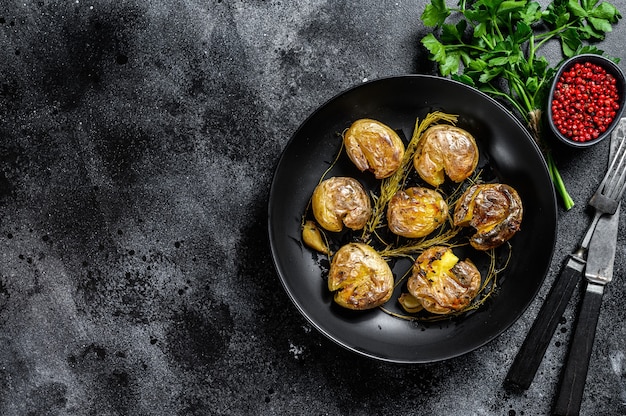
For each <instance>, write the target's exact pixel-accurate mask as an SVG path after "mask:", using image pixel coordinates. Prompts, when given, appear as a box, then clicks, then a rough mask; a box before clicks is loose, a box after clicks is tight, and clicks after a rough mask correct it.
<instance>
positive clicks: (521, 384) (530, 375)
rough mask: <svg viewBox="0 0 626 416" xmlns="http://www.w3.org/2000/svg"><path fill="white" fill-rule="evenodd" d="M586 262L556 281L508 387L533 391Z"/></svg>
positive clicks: (568, 267)
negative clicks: (539, 370) (532, 387)
mask: <svg viewBox="0 0 626 416" xmlns="http://www.w3.org/2000/svg"><path fill="white" fill-rule="evenodd" d="M582 270H583V262H582V261H581V260H578V259H576V258H574V257H570V259H569V260H568V261H567V263H566V264H565V267H564V268H563V269H562V270H561V273H560V274H559V275H558V276H557V277H556V280H555V281H554V283H553V284H552V288H551V289H550V292H549V293H548V297H547V298H546V300H545V301H544V302H543V305H542V306H541V309H540V310H539V315H537V318H535V322H534V323H533V325H532V327H531V328H530V331H529V332H528V334H527V335H526V339H525V340H524V343H523V344H522V346H521V348H520V349H519V351H518V352H517V355H516V356H515V360H514V361H513V364H512V365H511V368H510V369H509V372H508V374H507V376H506V378H505V381H504V384H505V386H507V387H509V388H512V389H514V390H520V389H521V390H526V389H528V387H530V383H532V381H533V379H534V378H535V374H536V373H537V369H538V368H539V365H540V364H541V360H542V359H543V356H544V354H545V353H546V350H547V349H548V345H549V344H550V340H551V339H552V336H553V335H554V331H555V330H556V327H557V325H558V323H559V319H561V316H563V312H565V308H566V307H567V304H568V303H569V300H570V298H571V297H572V294H573V293H574V288H575V287H576V285H577V284H578V282H579V281H580V280H581V279H582Z"/></svg>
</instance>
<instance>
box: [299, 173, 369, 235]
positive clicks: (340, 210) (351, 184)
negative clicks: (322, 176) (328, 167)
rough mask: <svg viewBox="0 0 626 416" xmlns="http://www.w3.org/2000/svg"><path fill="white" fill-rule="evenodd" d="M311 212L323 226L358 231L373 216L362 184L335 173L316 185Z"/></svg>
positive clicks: (329, 228) (328, 228) (331, 228)
mask: <svg viewBox="0 0 626 416" xmlns="http://www.w3.org/2000/svg"><path fill="white" fill-rule="evenodd" d="M311 206H312V209H313V215H314V216H315V219H316V220H317V222H318V223H319V225H321V226H322V228H324V229H326V230H328V231H333V232H338V231H341V230H342V229H343V226H344V225H345V226H346V227H348V228H350V229H352V230H360V229H361V228H363V227H364V226H365V224H366V223H367V220H368V219H369V218H370V216H371V215H372V204H371V201H370V198H369V196H368V195H367V192H365V189H364V188H363V186H362V185H361V184H360V183H359V181H357V180H356V179H354V178H349V177H345V176H335V177H332V178H329V179H326V180H324V181H322V182H321V183H320V184H319V185H317V186H316V187H315V190H314V191H313V198H312V200H311Z"/></svg>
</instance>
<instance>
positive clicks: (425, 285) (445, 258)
mask: <svg viewBox="0 0 626 416" xmlns="http://www.w3.org/2000/svg"><path fill="white" fill-rule="evenodd" d="M480 280H481V277H480V272H479V271H478V269H477V268H476V266H475V265H474V264H473V263H472V262H471V260H469V259H466V260H463V261H460V260H459V258H458V257H457V256H456V255H455V254H454V253H453V252H452V250H451V249H450V248H448V247H443V246H434V247H431V248H428V249H426V250H425V251H424V252H423V253H422V254H421V255H420V256H419V257H418V258H417V259H416V260H415V263H414V264H413V269H412V274H411V277H409V280H408V282H407V288H408V290H409V293H410V294H411V295H412V296H414V297H415V298H417V299H418V300H419V301H420V303H421V304H422V306H423V307H424V309H426V310H427V311H428V312H431V313H435V314H448V313H452V312H458V311H461V310H463V309H464V308H466V307H468V306H469V305H470V303H471V302H472V299H474V298H475V297H476V295H477V294H478V290H479V288H480Z"/></svg>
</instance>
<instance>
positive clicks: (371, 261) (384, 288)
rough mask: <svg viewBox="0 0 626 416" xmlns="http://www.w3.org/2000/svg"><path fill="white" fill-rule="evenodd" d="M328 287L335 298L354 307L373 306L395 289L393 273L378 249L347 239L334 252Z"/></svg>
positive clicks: (370, 307) (362, 308)
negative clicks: (346, 241) (347, 240)
mask: <svg viewBox="0 0 626 416" xmlns="http://www.w3.org/2000/svg"><path fill="white" fill-rule="evenodd" d="M328 289H329V290H330V291H331V292H334V293H335V296H334V300H335V302H336V303H337V304H338V305H340V306H343V307H344V308H348V309H354V310H365V309H372V308H375V307H377V306H380V305H382V304H383V303H385V302H387V301H388V300H389V298H390V297H391V294H392V293H393V273H392V272H391V268H390V267H389V265H388V264H387V262H386V261H385V259H383V258H382V257H381V255H380V254H378V252H377V251H376V250H374V249H373V248H372V247H371V246H369V245H367V244H363V243H348V244H346V245H344V246H342V247H341V248H340V249H339V250H338V251H337V253H335V255H334V256H333V259H332V261H331V263H330V271H329V273H328Z"/></svg>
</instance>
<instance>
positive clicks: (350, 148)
mask: <svg viewBox="0 0 626 416" xmlns="http://www.w3.org/2000/svg"><path fill="white" fill-rule="evenodd" d="M343 142H344V145H345V148H346V153H347V154H348V157H349V158H350V160H352V162H353V163H354V164H355V165H356V167H357V168H358V169H359V170H360V171H361V172H364V171H366V170H367V171H371V172H373V173H374V176H375V177H376V178H377V179H383V178H387V177H389V176H391V175H392V174H393V173H394V172H395V171H396V170H398V168H399V167H400V163H401V162H402V158H403V157H404V143H403V142H402V139H400V136H398V134H397V133H396V132H395V131H393V130H392V129H391V128H390V127H388V126H386V125H385V124H383V123H381V122H379V121H376V120H371V119H367V118H364V119H360V120H357V121H355V122H354V123H352V125H351V126H350V128H349V129H348V130H347V131H346V132H345V134H344V135H343Z"/></svg>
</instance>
